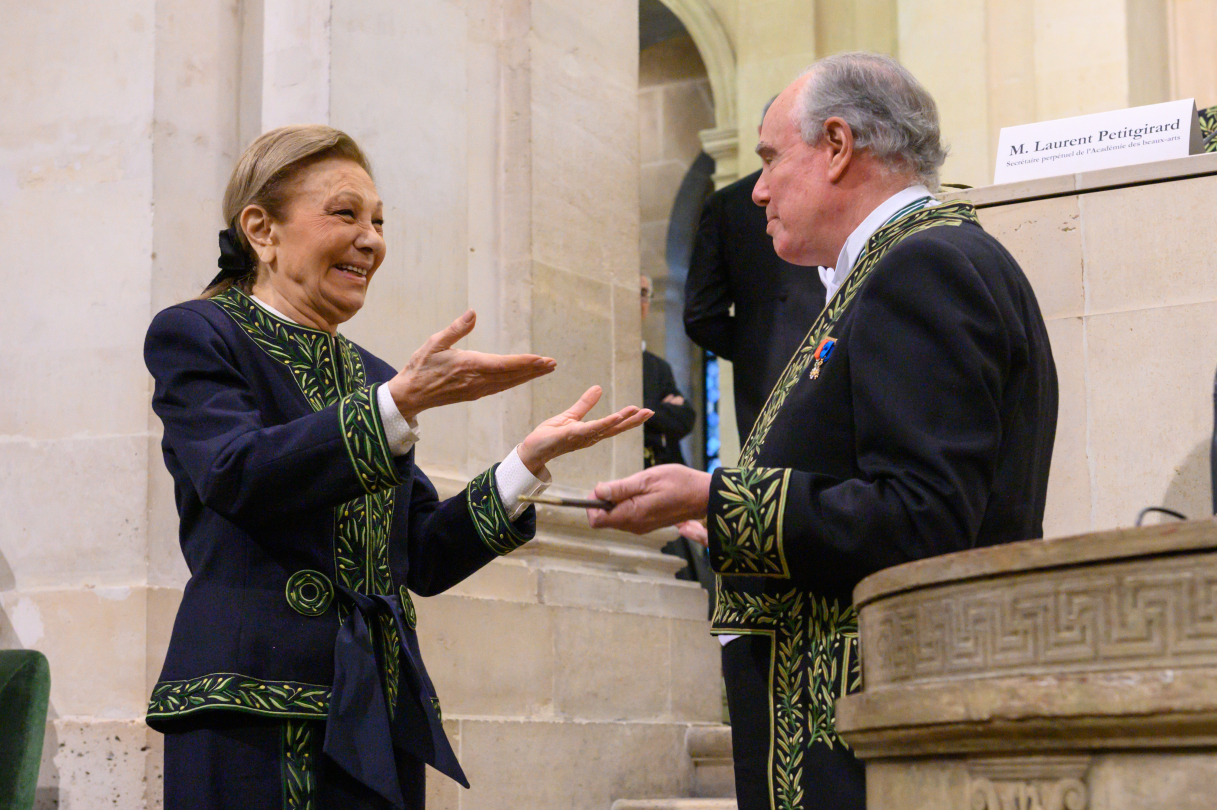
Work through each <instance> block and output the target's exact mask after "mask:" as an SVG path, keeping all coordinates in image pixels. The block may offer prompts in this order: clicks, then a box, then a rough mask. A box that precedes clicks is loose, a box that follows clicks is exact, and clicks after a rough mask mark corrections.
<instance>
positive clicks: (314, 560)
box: [144, 290, 535, 781]
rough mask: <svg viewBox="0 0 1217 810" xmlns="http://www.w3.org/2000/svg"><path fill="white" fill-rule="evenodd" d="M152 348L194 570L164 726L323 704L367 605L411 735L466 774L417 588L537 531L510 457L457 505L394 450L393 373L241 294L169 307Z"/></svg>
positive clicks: (163, 698) (292, 713)
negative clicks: (447, 725)
mask: <svg viewBox="0 0 1217 810" xmlns="http://www.w3.org/2000/svg"><path fill="white" fill-rule="evenodd" d="M144 356H145V362H146V364H147V366H148V369H149V370H150V371H151V372H152V376H153V377H154V378H155V380H156V388H155V392H154V395H153V401H152V404H153V409H154V410H155V411H156V414H157V415H158V416H159V417H160V419H161V421H162V422H163V424H164V440H163V442H162V449H163V451H164V458H165V464H166V466H167V467H168V469H169V472H170V474H171V475H172V476H173V481H174V488H175V496H176V500H177V508H178V513H179V515H180V520H181V524H180V526H181V528H180V540H181V547H182V553H183V554H184V555H185V558H186V564H187V566H188V567H189V569H190V580H189V581H188V582H187V584H186V588H185V592H184V595H183V598H182V603H181V607H180V608H179V610H178V614H177V619H176V621H175V623H174V628H173V635H172V639H171V641H170V644H169V651H168V654H167V656H166V659H165V665H164V669H163V671H162V673H161V677H160V681H159V682H158V683H157V685H156V687H155V689H154V691H153V694H152V699H151V702H150V705H149V710H148V723H149V725H151V726H153V727H154V728H157V729H159V730H162V731H172V730H174V729H175V728H180V727H183V726H184V725H186V724H187V723H188V721H189V719H190V718H191V717H193V716H198V715H199V713H204V712H208V711H239V712H247V713H251V714H257V715H264V716H273V717H296V718H317V719H325V718H326V717H327V715H329V714H330V704H331V697H335V701H337V697H336V696H333V695H331V691H332V687H333V683H334V678H335V654H334V650H335V642H336V639H337V638H338V637H339V629H340V625H341V626H348V625H351V619H352V613H353V611H357V608H356V604H357V603H359V604H363V605H365V610H364V613H362V614H360V616H359V618H361V619H362V622H361V624H360V626H361V627H362V626H365V625H366V631H365V637H364V639H363V641H364V642H370V643H371V644H374V645H375V653H374V655H375V662H374V670H379V674H380V676H381V687H382V692H383V697H384V701H385V702H386V703H387V707H386V708H387V710H388V714H389V716H390V718H391V725H392V735H393V739H394V742H395V744H397V745H398V747H400V748H402V749H403V750H407V751H410V752H411V753H413V754H414V755H416V756H417V757H418V758H421V759H423V760H424V761H428V762H431V763H432V764H436V762H437V761H438V762H439V765H437V767H440V769H441V770H444V771H445V772H447V773H449V774H450V775H453V776H454V778H458V779H459V780H461V781H463V775H460V773H459V766H456V767H453V765H454V763H455V759H454V758H453V759H452V762H451V763H447V762H446V758H447V757H449V756H450V754H451V752H450V750H448V749H447V741H446V740H442V739H438V738H436V736H435V735H436V734H438V735H439V737H441V738H442V728H438V725H439V724H438V715H439V707H438V700H437V698H436V696H435V691H434V688H433V686H432V685H431V682H430V680H429V679H428V677H427V674H426V671H425V670H424V668H423V666H422V659H421V657H420V656H419V651H418V642H417V637H416V634H415V631H414V624H415V614H414V609H413V605H412V604H411V602H410V594H409V591H413V592H414V593H416V594H420V595H423V596H427V595H431V594H436V593H439V592H441V591H443V590H445V589H447V588H450V587H451V586H453V585H454V584H456V583H458V582H460V581H461V580H462V579H464V578H465V577H468V576H469V575H470V574H472V573H473V572H475V571H477V570H478V569H479V568H481V567H482V566H484V565H486V564H487V563H488V562H490V561H491V560H493V559H494V558H495V557H496V556H498V555H500V554H505V553H507V552H509V551H511V550H513V549H514V548H517V547H518V546H520V545H522V544H523V543H525V542H527V540H528V539H530V538H531V537H532V535H533V532H534V519H535V511H534V510H533V509H532V508H531V507H530V508H529V509H528V510H527V511H526V512H525V513H524V515H522V516H521V517H520V518H519V519H517V520H516V521H515V522H514V523H511V522H510V521H509V520H508V518H507V515H506V512H505V511H504V509H503V506H502V504H501V502H500V501H499V499H498V494H497V491H496V489H495V486H494V483H493V481H494V475H493V470H487V471H486V472H484V473H482V474H481V475H479V476H477V477H476V478H475V479H474V480H473V481H472V482H471V483H470V485H469V487H468V488H467V489H466V490H465V491H464V492H463V493H461V494H460V495H458V496H456V497H454V498H451V499H449V500H446V501H442V502H441V501H440V500H439V498H438V497H437V495H436V491H435V488H434V487H433V486H432V485H431V483H430V481H428V480H427V477H426V476H425V475H424V474H423V473H422V471H421V470H419V469H418V468H417V467H415V466H414V453H413V451H411V452H410V453H408V454H407V455H405V456H401V457H397V458H394V457H393V456H392V455H391V454H390V453H389V450H388V447H387V443H386V439H385V436H384V430H383V428H382V427H381V424H380V416H379V411H378V410H377V401H376V390H375V389H376V387H377V386H378V385H379V384H381V383H383V382H385V381H387V380H389V379H390V378H391V377H392V376H393V375H394V374H395V370H394V369H393V368H392V367H390V366H389V365H388V364H387V363H385V362H383V361H381V360H379V359H377V358H376V357H373V356H372V355H371V354H369V353H368V352H366V351H365V350H363V349H361V348H360V347H358V346H356V345H355V344H354V343H352V342H350V341H349V340H347V339H346V338H344V337H341V336H334V337H331V336H330V335H328V334H327V333H325V332H320V331H317V330H314V329H309V328H306V327H302V326H299V325H296V324H293V323H291V322H288V321H285V320H282V319H280V318H276V317H275V316H273V315H271V314H270V313H268V312H266V311H265V310H264V309H262V308H261V307H259V306H257V304H255V303H254V302H253V301H252V300H251V299H249V298H248V297H247V296H245V295H243V294H241V293H240V292H237V291H235V290H230V291H229V292H227V293H224V294H223V295H221V296H219V297H217V298H215V299H212V300H207V301H190V302H187V303H183V304H179V305H177V306H173V307H170V308H169V309H166V310H164V311H163V312H161V313H160V314H158V315H157V316H156V318H155V319H154V320H153V322H152V325H151V327H150V328H149V330H148V336H147V340H146V343H145V347H144ZM346 594H355V595H356V596H355V597H349V596H347V595H346ZM360 594H373V595H378V596H379V597H395V599H393V600H387V599H384V598H381V599H380V600H379V601H378V602H375V604H373V601H374V600H368V599H364V598H362V597H359V596H358V595H360ZM390 604H392V605H393V609H392V610H390V609H389V608H388V607H386V606H387V605H390ZM403 635H404V637H402V636H403ZM347 646H348V648H354V647H357V646H359V640H358V639H356V640H355V643H354V644H353V645H352V644H348V645H347ZM368 653H369V658H368V660H369V661H371V657H370V656H371V654H372V653H371V650H369V651H368ZM343 680H344V682H346V683H347V686H348V687H349V682H350V681H352V680H353V677H352V676H351V673H350V672H349V671H348V672H347V674H346V676H345V677H344V679H343ZM373 680H375V679H373ZM350 699H352V698H351V696H350V695H347V696H344V700H348V701H349V700H350ZM353 699H354V700H355V701H356V703H358V702H359V701H365V703H363V704H362V705H364V706H368V705H371V703H370V702H368V701H371V696H370V695H355V696H354V698H353ZM369 711H370V709H369ZM331 719H332V716H331ZM437 728H438V731H437ZM439 749H445V750H439ZM363 753H364V754H365V755H367V754H368V752H363ZM381 753H382V754H383V753H384V752H381ZM389 755H390V756H391V755H392V754H391V752H389ZM390 761H391V760H390ZM445 764H446V765H447V767H444V766H445Z"/></svg>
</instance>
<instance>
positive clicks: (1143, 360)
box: [948, 155, 1217, 537]
mask: <svg viewBox="0 0 1217 810" xmlns="http://www.w3.org/2000/svg"><path fill="white" fill-rule="evenodd" d="M948 196H949V197H967V198H969V199H972V200H974V201H975V202H976V203H977V205H978V206H980V210H979V212H978V213H979V215H980V219H981V223H982V224H983V225H984V227H985V229H986V230H988V231H989V232H990V233H992V234H993V235H994V236H996V237H997V238H998V239H999V240H1001V242H1002V244H1004V245H1005V246H1006V247H1007V248H1008V249H1009V250H1010V252H1011V253H1013V254H1014V257H1015V258H1016V259H1018V262H1019V264H1020V265H1021V266H1022V268H1023V270H1024V271H1025V272H1026V273H1027V277H1028V278H1029V279H1030V280H1031V284H1032V286H1033V287H1034V289H1035V293H1036V296H1037V297H1038V299H1039V303H1040V308H1041V309H1042V311H1043V313H1044V318H1045V320H1046V321H1047V324H1048V334H1049V337H1050V339H1051V341H1052V353H1053V356H1054V358H1055V360H1056V368H1057V377H1058V379H1059V383H1060V412H1059V416H1058V423H1057V434H1056V446H1055V448H1054V450H1053V454H1052V470H1051V475H1050V477H1049V485H1048V504H1047V513H1046V515H1045V518H1044V533H1045V536H1047V537H1052V536H1060V535H1064V534H1072V533H1076V532H1086V531H1094V530H1100V529H1109V528H1115V527H1119V526H1130V525H1132V523H1133V521H1134V520H1135V519H1136V516H1137V512H1138V510H1140V509H1141V508H1142V507H1145V506H1156V505H1165V506H1168V507H1171V508H1173V509H1176V510H1178V511H1181V512H1183V513H1184V514H1186V515H1188V516H1190V517H1192V518H1198V517H1201V516H1206V515H1210V514H1212V504H1211V494H1210V484H1209V478H1210V476H1209V443H1210V440H1211V437H1212V433H1213V375H1214V369H1217V286H1215V284H1214V280H1213V273H1212V262H1211V255H1212V250H1211V247H1210V245H1209V243H1210V241H1211V240H1210V239H1209V236H1208V231H1209V230H1210V225H1209V223H1210V222H1211V220H1212V211H1213V208H1214V206H1217V156H1213V155H1198V156H1195V157H1190V158H1183V159H1180V160H1173V161H1164V162H1161V163H1153V164H1145V165H1141V166H1129V167H1124V168H1119V169H1109V170H1105V171H1100V172H1088V173H1086V174H1080V175H1065V176H1063V177H1055V178H1044V179H1042V180H1035V181H1030V182H1027V183H1021V184H1011V185H1009V186H991V187H988V188H983V189H976V190H974V191H970V192H964V193H962V194H955V195H948ZM1150 520H1151V521H1153V520H1155V519H1154V518H1150Z"/></svg>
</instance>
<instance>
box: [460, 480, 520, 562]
mask: <svg viewBox="0 0 1217 810" xmlns="http://www.w3.org/2000/svg"><path fill="white" fill-rule="evenodd" d="M496 466H497V465H496ZM494 473H495V467H491V468H490V469H489V470H486V471H485V472H483V473H481V474H480V475H478V476H477V477H475V478H474V479H473V480H472V481H470V482H469V486H468V487H467V488H466V490H465V493H466V496H467V498H468V502H469V517H470V518H471V519H472V520H473V525H474V527H475V528H476V529H477V533H478V537H480V538H481V539H482V542H483V543H485V544H486V547H487V548H489V549H490V550H491V551H493V552H494V553H495V554H498V555H499V556H502V555H504V554H509V553H511V552H513V551H515V550H516V549H517V548H519V547H520V546H522V545H524V544H525V543H527V542H528V541H529V540H530V539H531V538H530V537H528V536H527V535H525V534H524V533H523V532H521V531H519V530H518V529H517V528H516V527H515V526H513V525H512V522H511V516H510V515H508V513H507V509H506V508H504V506H503V501H502V500H501V499H500V498H499V492H498V489H497V488H496V487H495V484H494V477H495V476H494Z"/></svg>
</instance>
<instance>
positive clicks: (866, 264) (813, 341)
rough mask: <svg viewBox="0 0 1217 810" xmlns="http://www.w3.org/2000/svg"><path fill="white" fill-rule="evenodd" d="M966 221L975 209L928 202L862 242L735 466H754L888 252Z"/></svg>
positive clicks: (972, 217) (903, 212) (905, 210)
mask: <svg viewBox="0 0 1217 810" xmlns="http://www.w3.org/2000/svg"><path fill="white" fill-rule="evenodd" d="M964 222H973V223H978V220H977V219H976V209H975V208H974V207H973V206H972V203H970V202H967V201H960V202H952V203H945V204H942V205H933V200H932V199H930V198H926V199H924V200H918V201H917V202H915V203H912V204H910V205H908V206H906V207H905V208H903V209H901V210H900V211H898V212H897V213H896V215H895V216H894V217H893V218H892V219H890V220H888V222H887V223H886V224H885V225H884V226H883V227H881V228H880V229H879V230H877V231H875V233H874V234H873V235H872V236H871V238H870V239H868V240H867V241H866V246H865V247H864V248H863V249H862V254H861V255H860V256H859V257H858V260H857V261H856V262H854V266H853V269H852V270H850V272H849V275H848V276H846V278H845V281H844V282H843V283H842V284H841V287H840V288H839V289H838V290H837V292H836V294H835V295H834V296H833V297H832V300H831V301H829V302H828V303H827V304H826V305H825V306H824V309H823V310H822V311H821V312H820V316H819V317H818V318H816V320H815V323H813V324H812V325H811V329H810V330H809V331H808V332H807V337H805V338H803V342H802V343H801V344H799V348H798V349H796V350H795V352H794V356H793V357H791V358H790V362H789V363H787V364H786V370H785V371H783V372H782V375H781V376H780V377H779V378H778V382H777V385H775V386H774V387H773V391H771V392H770V394H769V399H768V400H766V402H765V407H764V408H762V409H761V413H760V416H758V417H757V420H756V423H755V424H754V425H753V426H752V432H751V433H749V434H748V439H747V440H746V441H745V442H744V445H743V448H742V449H741V450H740V456H739V464H738V466H740V467H752V466H754V465H755V464H756V457H757V453H758V452H760V449H761V445H763V444H764V443H765V437H766V436H767V435H768V434H769V429H770V428H771V427H773V420H774V418H775V417H777V414H778V411H780V410H781V409H782V403H783V402H785V401H786V396H787V395H788V394H789V393H790V392H791V390H792V389H793V388H794V386H795V383H797V382H798V381H799V379H800V378H801V377H802V376H803V372H804V371H806V370H807V367H808V366H809V365H810V364H811V361H812V359H813V355H814V354H815V351H816V347H817V346H819V345H820V342H821V341H822V340H823V339H824V338H826V337H829V336H830V335H831V334H832V331H833V329H834V328H836V326H837V324H838V323H840V321H841V317H842V316H843V315H844V314H845V311H846V310H847V309H849V306H850V304H852V303H853V301H854V298H855V297H856V295H857V293H858V290H859V289H861V288H862V285H863V284H864V283H865V282H866V279H867V278H868V277H869V276H870V274H871V272H872V271H873V270H874V269H875V267H877V266H878V264H879V262H880V261H881V260H882V259H883V257H884V256H886V255H887V252H888V251H889V250H891V249H892V248H893V247H895V246H896V245H897V244H899V243H900V242H901V241H902V240H904V239H905V238H906V237H908V236H911V235H913V234H915V233H918V232H920V231H924V230H927V229H928V228H937V227H940V226H958V225H961V224H963V223H964Z"/></svg>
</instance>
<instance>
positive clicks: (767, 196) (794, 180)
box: [752, 77, 836, 266]
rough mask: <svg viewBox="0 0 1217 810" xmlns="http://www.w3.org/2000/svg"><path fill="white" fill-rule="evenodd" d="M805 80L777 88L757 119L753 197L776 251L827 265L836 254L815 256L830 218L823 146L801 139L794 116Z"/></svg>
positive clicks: (803, 262) (798, 261) (829, 189)
mask: <svg viewBox="0 0 1217 810" xmlns="http://www.w3.org/2000/svg"><path fill="white" fill-rule="evenodd" d="M807 80H808V77H802V78H800V79H799V80H798V81H796V82H795V83H794V84H792V85H790V87H787V88H786V89H785V90H784V91H782V94H781V95H779V96H778V97H777V100H776V101H774V102H773V104H772V106H770V107H769V112H768V113H766V115H765V120H764V121H763V122H762V123H761V133H760V143H759V144H758V145H757V148H756V151H757V154H758V155H760V157H761V163H762V169H761V176H760V179H759V180H757V182H756V187H755V188H753V190H752V201H753V202H755V203H756V204H757V205H761V206H764V207H765V216H766V218H767V219H768V223H767V225H766V227H765V231H766V232H767V233H768V234H769V236H770V237H772V238H773V249H774V250H775V251H776V252H777V254H778V256H780V257H782V258H783V259H785V260H786V261H788V262H790V263H791V264H799V265H805V266H812V265H830V266H831V265H832V263H833V262H834V261H836V256H832V257H829V258H827V260H825V257H824V256H822V255H820V254H821V253H822V252H823V250H824V245H825V242H826V239H825V238H824V233H825V224H826V222H827V220H828V218H829V216H828V214H829V212H828V210H827V208H826V206H825V204H824V203H825V200H826V199H828V198H829V197H830V195H831V194H832V190H833V189H832V184H831V183H829V182H828V179H827V176H826V175H827V166H828V159H829V158H828V150H827V149H826V148H825V147H824V146H823V145H820V146H809V145H808V144H807V143H805V142H804V141H803V137H802V135H800V134H799V128H798V126H797V125H796V123H795V119H794V106H795V100H796V98H797V96H798V92H799V90H800V88H802V86H803V84H804V83H805V82H806V81H807Z"/></svg>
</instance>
